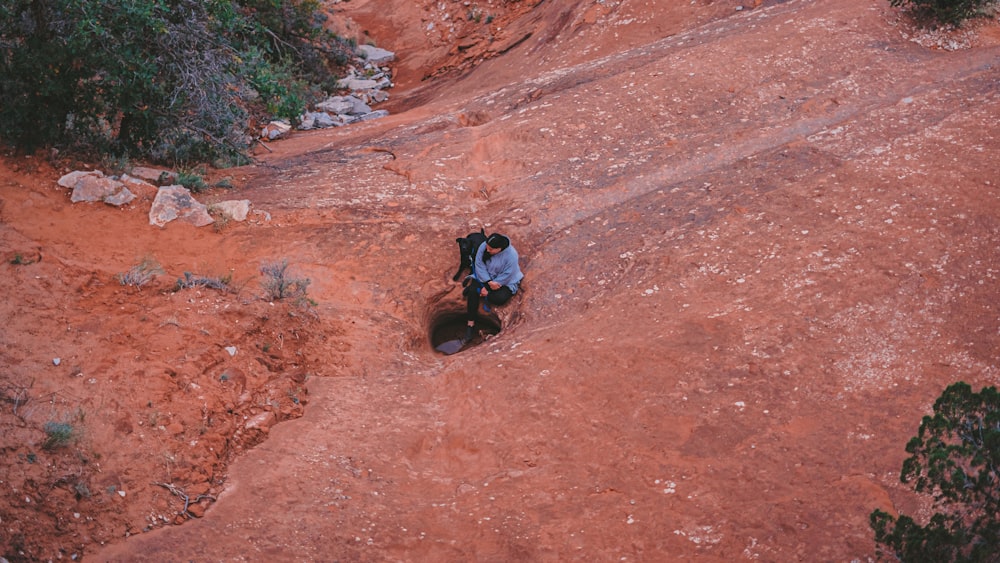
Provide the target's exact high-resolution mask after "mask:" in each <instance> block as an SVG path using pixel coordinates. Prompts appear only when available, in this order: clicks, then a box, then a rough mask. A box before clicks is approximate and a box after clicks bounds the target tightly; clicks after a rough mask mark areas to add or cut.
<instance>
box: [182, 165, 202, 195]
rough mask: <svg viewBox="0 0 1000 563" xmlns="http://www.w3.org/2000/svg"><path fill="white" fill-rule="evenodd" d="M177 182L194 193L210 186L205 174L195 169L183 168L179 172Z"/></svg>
mask: <svg viewBox="0 0 1000 563" xmlns="http://www.w3.org/2000/svg"><path fill="white" fill-rule="evenodd" d="M177 183H178V184H180V185H182V186H184V187H185V188H187V189H189V190H191V191H192V192H194V193H198V192H201V191H204V190H205V188H207V187H208V184H206V183H205V177H204V174H201V173H199V172H197V171H194V170H181V171H180V172H178V173H177Z"/></svg>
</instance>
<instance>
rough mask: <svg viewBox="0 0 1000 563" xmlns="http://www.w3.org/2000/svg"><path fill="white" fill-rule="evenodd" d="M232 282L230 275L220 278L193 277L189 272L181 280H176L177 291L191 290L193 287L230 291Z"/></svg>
mask: <svg viewBox="0 0 1000 563" xmlns="http://www.w3.org/2000/svg"><path fill="white" fill-rule="evenodd" d="M232 281H233V277H232V275H227V276H222V277H220V278H213V277H207V276H195V275H193V274H191V272H184V277H183V278H178V279H177V290H178V291H180V290H182V289H191V288H194V287H207V288H209V289H218V290H219V291H231V290H232V287H230V285H229V284H230V282H232Z"/></svg>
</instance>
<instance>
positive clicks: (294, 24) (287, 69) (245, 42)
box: [0, 0, 352, 163]
mask: <svg viewBox="0 0 1000 563" xmlns="http://www.w3.org/2000/svg"><path fill="white" fill-rule="evenodd" d="M323 22H324V15H323V14H322V12H321V11H320V5H319V3H318V2H317V1H315V0H4V1H3V2H0V99H2V100H3V104H2V106H0V139H2V140H4V141H6V142H8V143H12V144H14V145H17V146H20V147H22V148H25V149H27V150H34V149H35V148H37V147H41V146H50V145H51V146H63V147H73V148H86V149H91V150H95V151H97V152H108V153H113V154H125V155H131V156H141V157H146V158H151V159H153V160H157V161H162V162H171V163H175V162H177V161H181V162H191V161H204V160H210V159H215V158H220V157H230V158H231V157H234V156H238V155H241V154H244V153H245V151H246V149H247V147H248V145H249V142H250V140H251V138H250V137H249V136H248V134H247V133H248V131H250V130H251V128H255V122H256V121H258V120H263V119H266V118H269V117H285V118H290V119H295V118H296V117H297V116H298V115H299V114H300V113H301V112H302V110H303V108H304V106H305V104H306V102H307V101H308V99H309V97H310V95H311V94H312V93H313V92H316V93H318V92H319V90H320V89H322V88H324V87H328V86H330V85H331V84H332V82H333V81H334V79H335V76H334V72H335V70H336V68H337V66H338V65H339V64H342V63H344V62H345V61H346V60H347V57H348V55H349V53H350V51H351V47H352V46H351V45H349V44H348V43H347V42H346V41H344V40H342V39H340V38H338V37H336V36H334V35H333V34H332V33H330V32H329V31H327V30H326V29H325V28H324V27H323Z"/></svg>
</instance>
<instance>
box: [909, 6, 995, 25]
mask: <svg viewBox="0 0 1000 563" xmlns="http://www.w3.org/2000/svg"><path fill="white" fill-rule="evenodd" d="M995 3H996V0H889V4H890V5H891V6H893V7H894V8H899V7H904V8H907V9H909V10H910V11H911V12H912V13H913V15H914V16H916V18H917V20H918V21H920V22H922V23H925V24H935V23H940V24H949V25H955V26H958V25H961V24H962V22H964V21H965V20H968V19H970V18H974V17H978V16H982V15H985V14H986V9H987V8H988V7H989V6H991V5H993V4H995Z"/></svg>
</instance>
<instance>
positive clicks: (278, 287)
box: [260, 260, 310, 303]
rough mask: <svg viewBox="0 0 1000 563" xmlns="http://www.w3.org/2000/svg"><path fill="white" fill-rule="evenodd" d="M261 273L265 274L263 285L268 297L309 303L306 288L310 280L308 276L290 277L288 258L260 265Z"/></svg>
mask: <svg viewBox="0 0 1000 563" xmlns="http://www.w3.org/2000/svg"><path fill="white" fill-rule="evenodd" d="M260 273H261V275H262V276H264V281H262V282H261V286H262V287H263V288H264V293H265V297H267V298H268V299H270V300H272V301H278V300H281V299H288V298H292V299H295V300H296V302H304V303H308V300H307V297H306V288H308V287H309V283H310V282H309V280H308V279H306V278H291V277H289V275H288V261H287V260H282V261H281V262H268V263H265V264H263V265H262V266H261V267H260Z"/></svg>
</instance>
